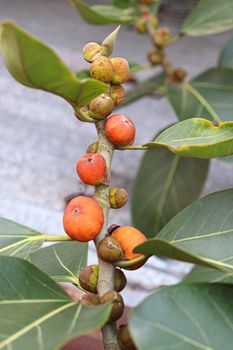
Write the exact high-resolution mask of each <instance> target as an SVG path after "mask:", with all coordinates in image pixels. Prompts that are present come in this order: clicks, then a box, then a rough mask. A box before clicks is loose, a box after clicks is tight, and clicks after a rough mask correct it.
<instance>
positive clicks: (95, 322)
mask: <svg viewBox="0 0 233 350" xmlns="http://www.w3.org/2000/svg"><path fill="white" fill-rule="evenodd" d="M109 311H110V310H109V305H104V306H96V307H87V306H83V305H78V304H76V303H74V302H73V301H72V300H71V299H70V298H69V297H68V296H67V295H66V294H65V292H64V291H63V290H62V289H61V288H60V287H59V286H58V285H57V284H56V283H55V282H54V281H53V280H51V279H50V278H49V277H48V276H47V275H45V274H44V273H43V272H42V271H40V270H39V269H37V268H36V267H35V266H33V265H32V264H30V263H29V262H27V261H24V260H21V259H18V258H12V257H6V256H1V257H0V315H1V317H0V329H1V336H0V349H4V350H5V349H11V350H25V349H33V350H42V349H43V350H51V349H54V350H56V349H57V350H58V349H60V348H61V346H62V344H64V342H65V341H67V340H68V339H69V338H71V337H73V336H79V335H82V334H86V333H89V332H92V331H94V330H97V329H100V328H101V327H102V326H103V325H104V324H105V323H106V321H107V319H108V315H109Z"/></svg>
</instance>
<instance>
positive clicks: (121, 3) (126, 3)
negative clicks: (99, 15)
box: [113, 0, 137, 9]
mask: <svg viewBox="0 0 233 350" xmlns="http://www.w3.org/2000/svg"><path fill="white" fill-rule="evenodd" d="M113 5H114V6H116V7H119V8H121V9H125V8H129V7H131V6H137V0H113Z"/></svg>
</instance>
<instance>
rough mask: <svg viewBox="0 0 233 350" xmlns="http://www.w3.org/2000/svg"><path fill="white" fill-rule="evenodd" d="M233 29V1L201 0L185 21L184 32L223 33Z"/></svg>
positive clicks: (190, 33) (194, 34)
mask: <svg viewBox="0 0 233 350" xmlns="http://www.w3.org/2000/svg"><path fill="white" fill-rule="evenodd" d="M231 29H233V2H232V1H231V0H230V1H229V0H222V1H221V3H220V2H219V0H201V1H199V2H198V4H197V5H196V6H195V7H194V8H193V10H192V12H191V14H190V15H189V16H188V18H187V19H186V20H185V21H184V23H183V26H182V33H184V34H187V35H191V36H200V35H209V34H216V33H222V32H225V31H227V30H231Z"/></svg>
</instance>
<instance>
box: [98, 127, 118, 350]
mask: <svg viewBox="0 0 233 350" xmlns="http://www.w3.org/2000/svg"><path fill="white" fill-rule="evenodd" d="M104 125H105V121H99V122H98V123H96V129H97V134H98V153H99V154H101V155H102V156H103V157H104V158H105V161H106V166H107V183H106V184H102V185H98V186H95V193H94V198H95V200H96V201H97V202H98V203H99V204H100V206H101V207H102V209H103V214H104V224H103V227H102V230H101V232H100V234H99V235H98V237H97V238H96V240H95V244H96V248H97V247H98V244H99V242H100V241H101V240H102V239H103V238H104V237H106V235H107V229H108V213H109V208H110V204H109V185H110V181H111V161H112V157H113V152H114V146H113V145H112V143H111V142H109V141H108V139H107V137H106V134H105V131H104ZM114 275H115V268H114V266H113V265H111V264H108V263H106V262H104V261H103V260H101V259H100V258H99V276H98V284H97V290H98V294H99V295H100V296H102V295H104V294H105V293H106V292H108V291H111V290H114ZM102 334H103V342H104V349H105V350H120V348H119V345H118V341H117V328H116V324H115V322H112V323H107V324H106V325H105V326H104V327H103V328H102Z"/></svg>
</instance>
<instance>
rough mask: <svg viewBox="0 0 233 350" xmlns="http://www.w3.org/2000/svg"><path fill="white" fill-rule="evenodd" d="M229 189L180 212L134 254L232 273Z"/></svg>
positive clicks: (232, 221) (231, 196) (232, 211)
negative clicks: (165, 257)
mask: <svg viewBox="0 0 233 350" xmlns="http://www.w3.org/2000/svg"><path fill="white" fill-rule="evenodd" d="M232 208H233V189H231V190H225V191H220V192H215V193H212V194H210V195H208V196H206V197H204V198H202V199H200V200H198V201H196V202H194V203H192V204H190V205H189V206H188V207H186V208H185V209H183V210H182V211H181V212H180V213H178V214H177V215H176V216H175V217H174V218H173V219H172V220H171V221H170V222H169V223H168V224H167V225H166V226H164V227H163V229H162V230H161V231H160V232H159V234H158V235H157V236H156V237H155V238H154V239H151V240H148V241H147V242H145V243H144V244H141V245H140V246H138V247H137V248H136V249H135V251H136V252H138V253H143V254H146V255H152V254H156V255H164V256H167V257H169V258H172V259H177V260H182V261H187V262H191V263H194V264H195V263H196V264H201V265H204V266H208V267H214V268H217V269H219V270H222V271H229V272H232V271H233V256H232V246H233V209H232Z"/></svg>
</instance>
